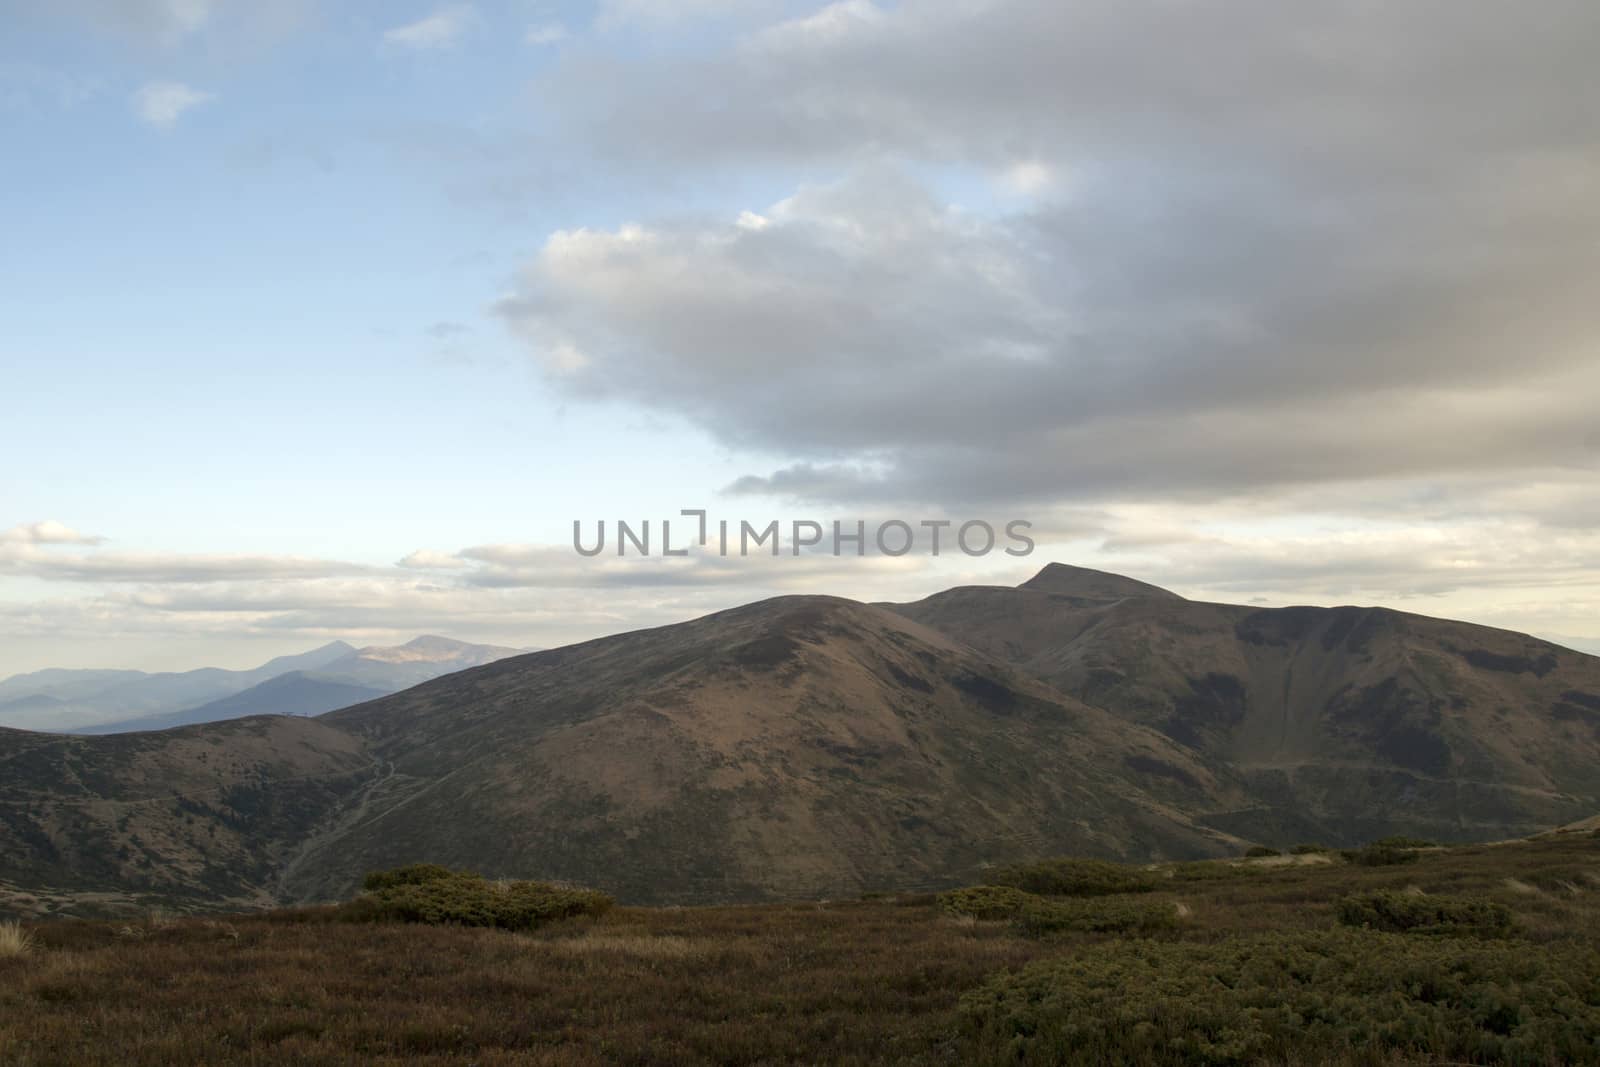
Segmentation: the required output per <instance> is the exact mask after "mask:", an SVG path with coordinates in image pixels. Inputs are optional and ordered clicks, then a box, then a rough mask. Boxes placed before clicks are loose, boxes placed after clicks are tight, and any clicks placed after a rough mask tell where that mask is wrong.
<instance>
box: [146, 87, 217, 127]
mask: <svg viewBox="0 0 1600 1067" xmlns="http://www.w3.org/2000/svg"><path fill="white" fill-rule="evenodd" d="M210 99H212V95H211V94H210V93H206V92H201V91H200V90H198V89H193V88H190V87H189V86H187V85H184V84H183V83H182V82H146V83H145V84H144V85H143V86H141V87H140V88H139V91H138V92H136V93H134V94H133V110H134V114H136V115H138V116H139V118H140V119H141V120H143V121H144V122H148V123H149V124H150V125H152V126H155V127H156V128H158V129H163V130H164V129H170V128H171V127H172V126H173V125H174V124H175V123H176V122H177V121H178V120H179V119H180V118H182V117H183V115H184V113H185V112H187V111H189V110H190V109H191V108H194V107H197V106H198V105H200V104H203V103H205V102H206V101H207V100H210Z"/></svg>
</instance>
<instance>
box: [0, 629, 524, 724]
mask: <svg viewBox="0 0 1600 1067" xmlns="http://www.w3.org/2000/svg"><path fill="white" fill-rule="evenodd" d="M520 651H521V650H520V649H513V648H502V647H498V646H494V645H473V644H468V643H466V642H463V641H453V640H451V639H449V638H445V637H434V636H428V637H419V638H416V639H415V640H413V641H409V642H407V643H406V644H403V645H396V646H393V647H386V646H373V647H369V648H359V649H358V648H356V647H355V646H354V645H351V644H348V643H347V642H344V641H333V642H330V643H329V644H326V645H323V646H322V647H320V648H316V649H312V650H311V651H309V652H303V653H300V654H298V655H292V656H279V657H278V658H276V659H273V660H270V661H268V662H266V663H263V664H262V665H261V666H259V667H256V668H253V669H251V670H244V671H229V670H221V669H219V668H216V667H202V668H200V669H198V670H193V671H181V672H167V673H159V674H147V673H145V672H142V671H103V670H83V671H77V670H44V671H35V672H33V673H31V674H26V675H18V676H16V677H15V678H9V679H6V680H5V681H3V682H0V726H7V727H12V728H16V729H25V730H52V731H58V732H68V733H73V732H82V733H107V732H113V731H120V730H132V729H141V730H142V729H156V728H158V727H157V726H154V725H152V724H154V723H157V722H165V723H169V724H178V723H191V722H209V721H213V720H214V719H221V718H233V717H236V716H238V715H254V714H262V713H268V714H275V713H281V714H313V713H316V712H321V711H329V710H332V709H333V708H336V707H345V706H347V705H348V704H352V703H359V702H360V701H362V700H365V699H368V698H369V697H371V696H373V695H382V694H387V693H394V692H398V691H399V690H401V689H407V688H410V687H411V686H413V685H417V684H418V683H420V682H425V681H428V680H429V679H432V678H437V677H439V676H440V675H442V674H449V673H451V672H453V671H458V670H464V669H466V668H468V667H478V666H482V665H483V664H486V663H493V662H494V661H495V660H498V659H503V658H505V657H506V656H510V655H516V654H517V653H518V652H520ZM296 673H298V674H301V675H315V676H316V684H314V685H308V686H303V687H301V688H300V689H299V690H298V692H299V694H300V695H299V696H298V697H291V695H290V691H289V690H287V689H286V690H281V691H280V690H269V691H267V693H266V694H265V695H262V694H257V695H255V696H252V697H248V698H245V699H244V700H242V701H240V702H239V703H237V704H231V705H230V704H226V703H223V704H222V705H221V707H220V708H219V709H213V710H215V711H217V714H215V715H213V714H212V712H211V711H208V710H206V709H208V708H209V707H210V706H211V705H214V704H218V703H219V702H224V701H226V700H227V699H228V698H230V697H234V696H237V695H241V694H244V693H246V692H247V691H250V690H253V689H255V688H256V687H258V686H260V685H262V684H263V683H265V682H269V681H271V680H273V679H275V678H279V677H282V676H284V675H289V674H296ZM333 687H344V689H345V690H348V692H345V693H344V694H343V695H345V696H349V697H350V698H351V699H349V700H346V701H342V702H340V703H335V704H327V703H326V701H327V700H330V699H334V698H335V697H336V696H337V695H339V693H340V690H338V689H336V688H333ZM313 694H315V695H313ZM279 701H282V702H283V703H282V706H275V704H277V702H279ZM318 705H323V706H318ZM239 708H248V709H249V710H237V709H239ZM308 708H315V712H313V711H307V710H304V709H308Z"/></svg>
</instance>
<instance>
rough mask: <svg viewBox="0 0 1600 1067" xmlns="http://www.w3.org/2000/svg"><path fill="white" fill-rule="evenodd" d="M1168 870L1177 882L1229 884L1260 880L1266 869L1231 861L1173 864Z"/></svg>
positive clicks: (1196, 861) (1256, 865)
mask: <svg viewBox="0 0 1600 1067" xmlns="http://www.w3.org/2000/svg"><path fill="white" fill-rule="evenodd" d="M1168 870H1169V871H1170V872H1171V874H1172V880H1173V881H1175V882H1227V881H1232V880H1234V879H1236V878H1259V877H1260V876H1261V875H1262V873H1263V872H1264V871H1265V868H1263V867H1262V866H1261V865H1260V864H1254V863H1238V862H1234V861H1231V860H1193V861H1191V862H1189V863H1176V864H1173V865H1172V866H1171V867H1169V868H1168Z"/></svg>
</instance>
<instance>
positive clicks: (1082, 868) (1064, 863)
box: [989, 859, 1160, 897]
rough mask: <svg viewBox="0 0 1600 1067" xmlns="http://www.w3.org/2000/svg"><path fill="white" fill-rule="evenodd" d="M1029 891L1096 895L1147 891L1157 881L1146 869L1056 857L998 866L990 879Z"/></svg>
mask: <svg viewBox="0 0 1600 1067" xmlns="http://www.w3.org/2000/svg"><path fill="white" fill-rule="evenodd" d="M989 880H990V881H991V882H992V883H994V884H995V885H1008V886H1012V887H1014V888H1017V889H1021V890H1024V891H1026V892H1029V893H1038V894H1040V895H1041V896H1053V897H1099V896H1110V895H1112V894H1114V893H1148V892H1150V891H1151V890H1153V889H1156V888H1158V886H1159V884H1160V883H1159V881H1158V879H1157V878H1156V876H1155V875H1154V874H1152V873H1151V872H1149V871H1143V870H1139V869H1137V868H1134V867H1124V866H1122V865H1121V864H1119V863H1106V862H1104V861H1102V860H1079V859H1056V860H1044V861H1042V862H1039V863H1026V864H1017V865H1013V866H1010V867H1001V868H1000V869H998V870H997V871H995V872H994V873H993V875H991V876H990V879H989Z"/></svg>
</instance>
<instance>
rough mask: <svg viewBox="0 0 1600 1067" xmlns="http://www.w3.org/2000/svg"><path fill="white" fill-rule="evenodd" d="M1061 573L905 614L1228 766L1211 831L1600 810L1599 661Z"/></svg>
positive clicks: (1440, 822) (1545, 646) (1349, 829)
mask: <svg viewBox="0 0 1600 1067" xmlns="http://www.w3.org/2000/svg"><path fill="white" fill-rule="evenodd" d="M1058 573H1059V572H1058V571H1057V570H1056V568H1047V569H1046V570H1045V571H1044V572H1043V573H1042V574H1041V575H1040V576H1039V577H1038V578H1035V579H1034V580H1033V581H1031V582H1028V583H1026V584H1024V585H1023V586H1021V587H1020V588H1009V587H992V586H985V587H966V588H960V589H952V590H949V591H947V592H944V593H939V594H936V595H934V596H932V597H929V598H928V599H926V600H923V601H919V602H917V603H914V604H903V605H895V606H894V610H895V611H898V612H899V613H901V614H903V615H905V616H906V617H907V618H911V619H914V620H916V621H918V622H921V623H923V624H925V625H927V626H929V627H931V628H933V629H935V630H938V631H940V632H941V633H944V634H946V635H948V636H950V637H952V638H954V639H956V640H959V641H961V642H963V643H965V644H967V645H970V646H971V647H973V648H976V649H979V650H981V651H984V652H987V653H989V654H990V655H994V656H996V657H998V658H1001V659H1003V660H1005V661H1006V662H1008V663H1010V664H1012V665H1013V666H1015V667H1016V668H1018V669H1019V670H1022V671H1024V672H1026V673H1028V674H1030V675H1032V676H1034V677H1036V678H1038V679H1040V680H1042V681H1044V682H1046V683H1048V684H1049V685H1051V686H1053V687H1055V688H1056V689H1058V690H1060V691H1061V692H1063V693H1066V694H1068V695H1070V696H1073V697H1076V698H1077V699H1079V700H1082V701H1083V702H1085V703H1087V704H1090V705H1092V706H1095V707H1099V708H1103V709H1106V710H1108V711H1110V712H1112V713H1114V714H1116V715H1117V716H1119V717H1121V718H1123V719H1125V720H1126V721H1129V722H1133V723H1138V724H1141V725H1145V726H1149V727H1151V728H1153V729H1156V730H1158V731H1160V732H1161V733H1163V734H1165V735H1166V736H1168V737H1170V738H1171V739H1172V740H1174V741H1175V742H1177V743H1178V744H1180V745H1182V746H1184V747H1185V748H1186V749H1188V750H1189V751H1191V752H1193V753H1194V754H1195V755H1196V756H1197V757H1199V758H1202V759H1206V760H1209V761H1213V762H1215V763H1220V764H1226V765H1227V766H1229V767H1231V768H1233V769H1234V770H1235V771H1236V772H1237V773H1238V774H1239V775H1240V776H1241V779H1242V780H1243V781H1244V782H1245V784H1246V785H1247V786H1248V787H1249V790H1250V792H1251V795H1252V796H1253V797H1254V798H1255V801H1256V803H1255V804H1254V805H1253V806H1252V807H1250V808H1247V809H1244V810H1240V811H1235V812H1216V813H1212V814H1209V815H1207V816H1205V817H1204V818H1203V819H1202V821H1203V822H1205V823H1206V824H1208V825H1212V826H1216V827H1219V828H1223V829H1227V830H1228V831H1230V832H1232V833H1236V834H1239V835H1241V836H1244V837H1249V838H1252V839H1256V840H1267V841H1271V842H1275V843H1279V844H1287V843H1290V842H1292V841H1294V840H1303V839H1318V840H1327V841H1335V842H1341V843H1354V842H1356V841H1361V840H1367V839H1370V838H1372V837H1377V836H1382V835H1383V834H1384V833H1390V832H1397V831H1398V832H1404V833H1411V834H1419V835H1421V836H1425V837H1435V838H1439V839H1442V840H1454V841H1464V840H1474V839H1477V840H1481V839H1486V838H1494V837H1501V838H1504V837H1514V836H1522V835H1525V834H1528V833H1533V832H1536V831H1537V830H1539V829H1542V828H1547V827H1550V826H1554V825H1558V824H1561V823H1564V822H1568V821H1571V820H1573V819H1577V818H1581V817H1583V816H1585V815H1587V814H1592V813H1593V812H1594V811H1595V810H1596V809H1597V807H1600V659H1597V658H1595V657H1593V656H1588V655H1584V654H1582V653H1578V652H1574V651H1572V650H1570V649H1566V648H1562V647H1560V646H1558V645H1553V644H1550V643H1548V642H1545V641H1540V640H1537V639H1535V638H1532V637H1528V636H1526V635H1523V634H1516V633H1511V632H1508V631H1504V630H1495V629H1491V628H1489V627H1484V626H1476V625H1471V624H1468V623H1460V622H1451V621H1447V620H1443V619H1434V618H1428V617H1426V616H1421V615H1411V614H1406V613H1403V612H1398V611H1390V610H1387V609H1382V608H1357V607H1337V608H1318V607H1291V608H1275V609H1264V608H1251V607H1242V606H1237V605H1228V604H1207V603H1200V602H1194V601H1188V600H1183V599H1181V598H1178V597H1175V596H1173V595H1172V594H1170V593H1167V592H1165V591H1164V590H1156V591H1155V592H1153V593H1151V594H1148V595H1139V594H1137V593H1134V594H1132V595H1130V594H1129V587H1128V586H1126V585H1124V584H1122V580H1120V579H1118V580H1116V581H1110V580H1109V579H1110V578H1111V577H1114V576H1108V579H1107V580H1103V581H1102V580H1086V579H1085V577H1084V575H1083V572H1081V571H1080V572H1077V573H1075V574H1071V575H1061V577H1065V578H1069V579H1070V580H1069V581H1066V582H1061V581H1058V580H1057V575H1058ZM1063 590H1066V591H1063ZM1086 590H1090V592H1086Z"/></svg>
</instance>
